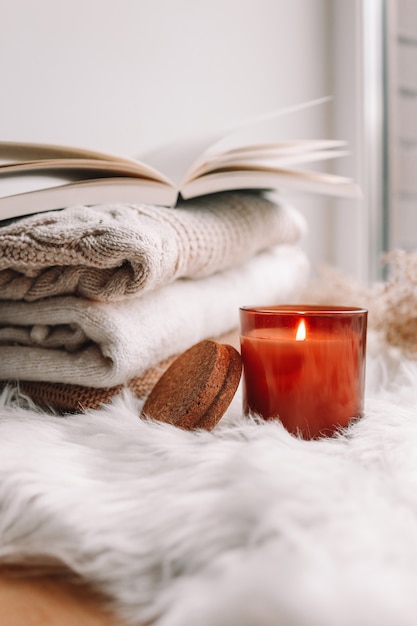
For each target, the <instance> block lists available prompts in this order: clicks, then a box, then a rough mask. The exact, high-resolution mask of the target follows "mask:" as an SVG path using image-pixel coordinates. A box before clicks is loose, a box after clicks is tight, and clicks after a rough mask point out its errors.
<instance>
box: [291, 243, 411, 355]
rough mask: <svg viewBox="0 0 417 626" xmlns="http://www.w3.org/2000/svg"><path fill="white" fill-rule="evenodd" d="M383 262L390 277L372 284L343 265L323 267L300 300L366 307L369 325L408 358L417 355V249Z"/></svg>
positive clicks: (392, 254) (394, 253)
mask: <svg viewBox="0 0 417 626" xmlns="http://www.w3.org/2000/svg"><path fill="white" fill-rule="evenodd" d="M383 262H384V263H385V264H386V265H387V266H388V268H389V272H388V274H389V277H388V279H387V280H386V281H385V282H379V283H375V284H373V285H370V286H367V285H364V284H362V283H360V282H358V281H355V280H354V279H353V278H351V277H350V276H347V275H345V274H344V273H343V272H342V271H341V270H339V269H336V268H333V267H322V268H321V269H320V270H319V272H318V277H317V279H316V280H314V281H312V282H311V283H310V285H309V286H308V288H307V289H306V290H305V291H304V292H303V293H302V295H301V299H300V301H303V302H305V303H315V304H339V305H341V306H342V305H343V306H362V307H365V308H367V309H368V311H369V319H368V324H369V328H370V329H371V330H374V331H377V332H378V333H379V334H380V336H381V338H382V339H383V340H384V341H385V342H386V343H387V344H388V346H393V347H395V348H399V349H400V350H401V352H402V353H403V355H404V356H405V357H407V358H408V359H417V252H404V251H402V250H394V251H392V252H389V253H388V254H386V255H385V256H384V257H383Z"/></svg>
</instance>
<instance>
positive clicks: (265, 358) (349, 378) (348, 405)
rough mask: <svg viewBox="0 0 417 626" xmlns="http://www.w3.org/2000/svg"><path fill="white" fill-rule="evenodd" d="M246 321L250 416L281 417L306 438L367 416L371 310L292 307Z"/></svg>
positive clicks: (257, 312)
mask: <svg viewBox="0 0 417 626" xmlns="http://www.w3.org/2000/svg"><path fill="white" fill-rule="evenodd" d="M240 316H241V350H242V361H243V374H244V375H243V403H244V411H245V413H246V414H249V413H253V414H258V415H260V416H261V417H264V418H265V419H270V418H278V419H280V420H281V422H282V423H283V424H284V426H285V427H286V428H287V429H288V430H289V431H290V432H292V433H294V434H299V435H301V436H302V437H304V438H306V439H309V438H316V437H319V436H322V435H331V434H334V432H335V430H337V429H338V428H340V427H344V426H347V425H348V423H349V422H350V420H351V419H352V418H357V417H361V416H362V413H363V397H364V382H365V349H366V324H367V311H365V310H364V309H358V308H343V307H337V308H336V307H317V306H303V305H300V306H299V305H297V306H288V305H287V306H275V307H242V308H241V310H240Z"/></svg>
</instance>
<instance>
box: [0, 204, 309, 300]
mask: <svg viewBox="0 0 417 626" xmlns="http://www.w3.org/2000/svg"><path fill="white" fill-rule="evenodd" d="M305 230H306V226H305V222H304V219H303V218H302V217H301V215H300V214H299V213H298V212H297V211H295V210H293V209H291V208H290V207H288V206H285V205H280V204H276V203H274V202H271V201H269V200H267V199H266V198H263V197H262V196H259V195H256V194H253V193H250V192H240V193H239V192H232V193H223V194H218V195H215V196H212V197H210V198H209V197H206V198H200V199H197V200H194V201H192V202H191V201H190V202H184V203H182V204H181V205H180V206H179V207H178V208H175V209H167V208H164V207H156V206H148V205H147V206H145V205H138V206H127V205H117V206H108V205H101V206H95V207H74V208H67V209H63V210H62V211H51V212H48V213H42V214H39V215H35V216H32V217H28V218H25V219H22V220H19V221H17V222H15V223H12V224H10V225H8V226H3V227H1V228H0V299H1V300H26V301H29V302H30V301H36V300H40V299H42V298H46V297H50V296H58V295H69V294H74V295H80V296H83V297H85V298H91V299H94V300H100V301H117V300H123V299H126V298H132V297H135V296H137V295H138V294H139V293H144V292H147V291H151V290H154V289H158V288H160V287H162V286H163V285H167V284H169V283H171V282H172V281H174V280H176V279H177V278H202V277H205V276H210V275H211V274H213V273H215V272H218V271H222V270H225V269H228V268H231V267H236V266H238V265H239V264H241V263H243V262H244V261H246V260H247V259H249V258H251V257H252V256H253V255H254V254H256V253H257V252H260V251H261V250H265V249H267V248H269V247H271V246H274V245H277V244H289V243H295V242H297V241H299V240H300V238H301V237H302V236H303V234H304V232H305Z"/></svg>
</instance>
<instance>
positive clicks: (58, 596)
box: [0, 571, 124, 626]
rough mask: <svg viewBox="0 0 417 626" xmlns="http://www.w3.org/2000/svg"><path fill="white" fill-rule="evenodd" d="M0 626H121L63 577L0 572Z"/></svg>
mask: <svg viewBox="0 0 417 626" xmlns="http://www.w3.org/2000/svg"><path fill="white" fill-rule="evenodd" d="M0 624H1V626H124V622H122V621H121V620H120V619H118V618H116V617H115V616H112V615H111V614H110V613H109V612H108V611H107V610H106V609H105V603H104V600H103V598H99V597H98V596H96V595H94V594H93V593H92V592H90V591H88V590H87V589H85V588H84V587H81V586H79V585H76V584H73V583H70V582H69V581H68V580H66V579H65V578H62V577H51V576H42V577H34V576H25V575H16V574H15V573H12V574H10V572H8V571H0Z"/></svg>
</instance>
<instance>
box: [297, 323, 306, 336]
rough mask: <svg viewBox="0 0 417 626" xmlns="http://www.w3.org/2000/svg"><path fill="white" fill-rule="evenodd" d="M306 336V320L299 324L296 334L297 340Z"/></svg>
mask: <svg viewBox="0 0 417 626" xmlns="http://www.w3.org/2000/svg"><path fill="white" fill-rule="evenodd" d="M305 338H306V323H305V321H304V320H301V322H300V323H299V324H298V328H297V333H296V335H295V339H296V341H304V339H305Z"/></svg>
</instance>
